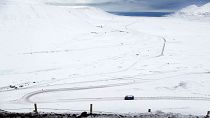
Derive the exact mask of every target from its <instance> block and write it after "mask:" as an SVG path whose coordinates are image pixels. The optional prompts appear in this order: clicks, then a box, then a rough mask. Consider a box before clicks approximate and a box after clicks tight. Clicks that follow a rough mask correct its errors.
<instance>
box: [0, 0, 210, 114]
mask: <svg viewBox="0 0 210 118" xmlns="http://www.w3.org/2000/svg"><path fill="white" fill-rule="evenodd" d="M54 1H55V0H54ZM46 3H47V4H46ZM195 17H196V16H195ZM209 46H210V20H206V19H205V20H202V18H199V19H191V20H190V19H186V18H180V17H161V18H155V17H154V18H151V17H150V18H147V17H123V16H115V15H111V14H108V13H106V12H104V11H102V10H100V9H97V8H91V7H81V6H80V7H74V6H65V5H64V6H59V5H58V4H52V3H50V4H49V1H47V0H46V1H44V0H1V1H0V109H4V110H8V111H16V112H28V111H32V110H33V103H37V104H38V108H39V110H41V111H56V112H75V111H84V110H88V108H89V104H91V103H92V104H93V105H94V111H98V112H100V111H101V112H116V113H117V112H118V113H135V112H146V111H147V109H152V110H153V111H156V110H162V111H164V112H177V113H183V114H196V115H204V114H206V111H208V110H210V107H209V106H210V55H209V54H210V47H209ZM125 95H134V96H135V97H136V100H134V101H124V100H123V99H124V96H125Z"/></svg>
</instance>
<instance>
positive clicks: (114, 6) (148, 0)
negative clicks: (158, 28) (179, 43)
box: [61, 0, 210, 11]
mask: <svg viewBox="0 0 210 118" xmlns="http://www.w3.org/2000/svg"><path fill="white" fill-rule="evenodd" d="M61 1H65V2H67V1H68V3H71V4H74V5H90V6H96V7H99V8H102V9H104V10H106V11H174V10H177V9H180V8H183V7H185V6H188V5H191V4H196V5H202V4H205V3H208V2H210V0H61Z"/></svg>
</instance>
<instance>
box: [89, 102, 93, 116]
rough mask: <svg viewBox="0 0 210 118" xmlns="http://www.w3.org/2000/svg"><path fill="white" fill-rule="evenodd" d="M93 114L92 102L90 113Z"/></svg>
mask: <svg viewBox="0 0 210 118" xmlns="http://www.w3.org/2000/svg"><path fill="white" fill-rule="evenodd" d="M92 114H93V104H90V115H92Z"/></svg>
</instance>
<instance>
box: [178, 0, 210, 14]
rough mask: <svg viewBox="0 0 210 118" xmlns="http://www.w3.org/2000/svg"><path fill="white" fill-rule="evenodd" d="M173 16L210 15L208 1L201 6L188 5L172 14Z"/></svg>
mask: <svg viewBox="0 0 210 118" xmlns="http://www.w3.org/2000/svg"><path fill="white" fill-rule="evenodd" d="M174 15H175V16H182V17H183V16H184V17H187V16H196V17H210V3H207V4H205V5H203V6H200V7H199V6H196V5H190V6H188V7H186V8H183V9H181V10H180V11H178V12H176V13H175V14H174Z"/></svg>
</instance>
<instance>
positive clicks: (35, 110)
mask: <svg viewBox="0 0 210 118" xmlns="http://www.w3.org/2000/svg"><path fill="white" fill-rule="evenodd" d="M34 112H35V113H38V110H37V105H36V103H34Z"/></svg>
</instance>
